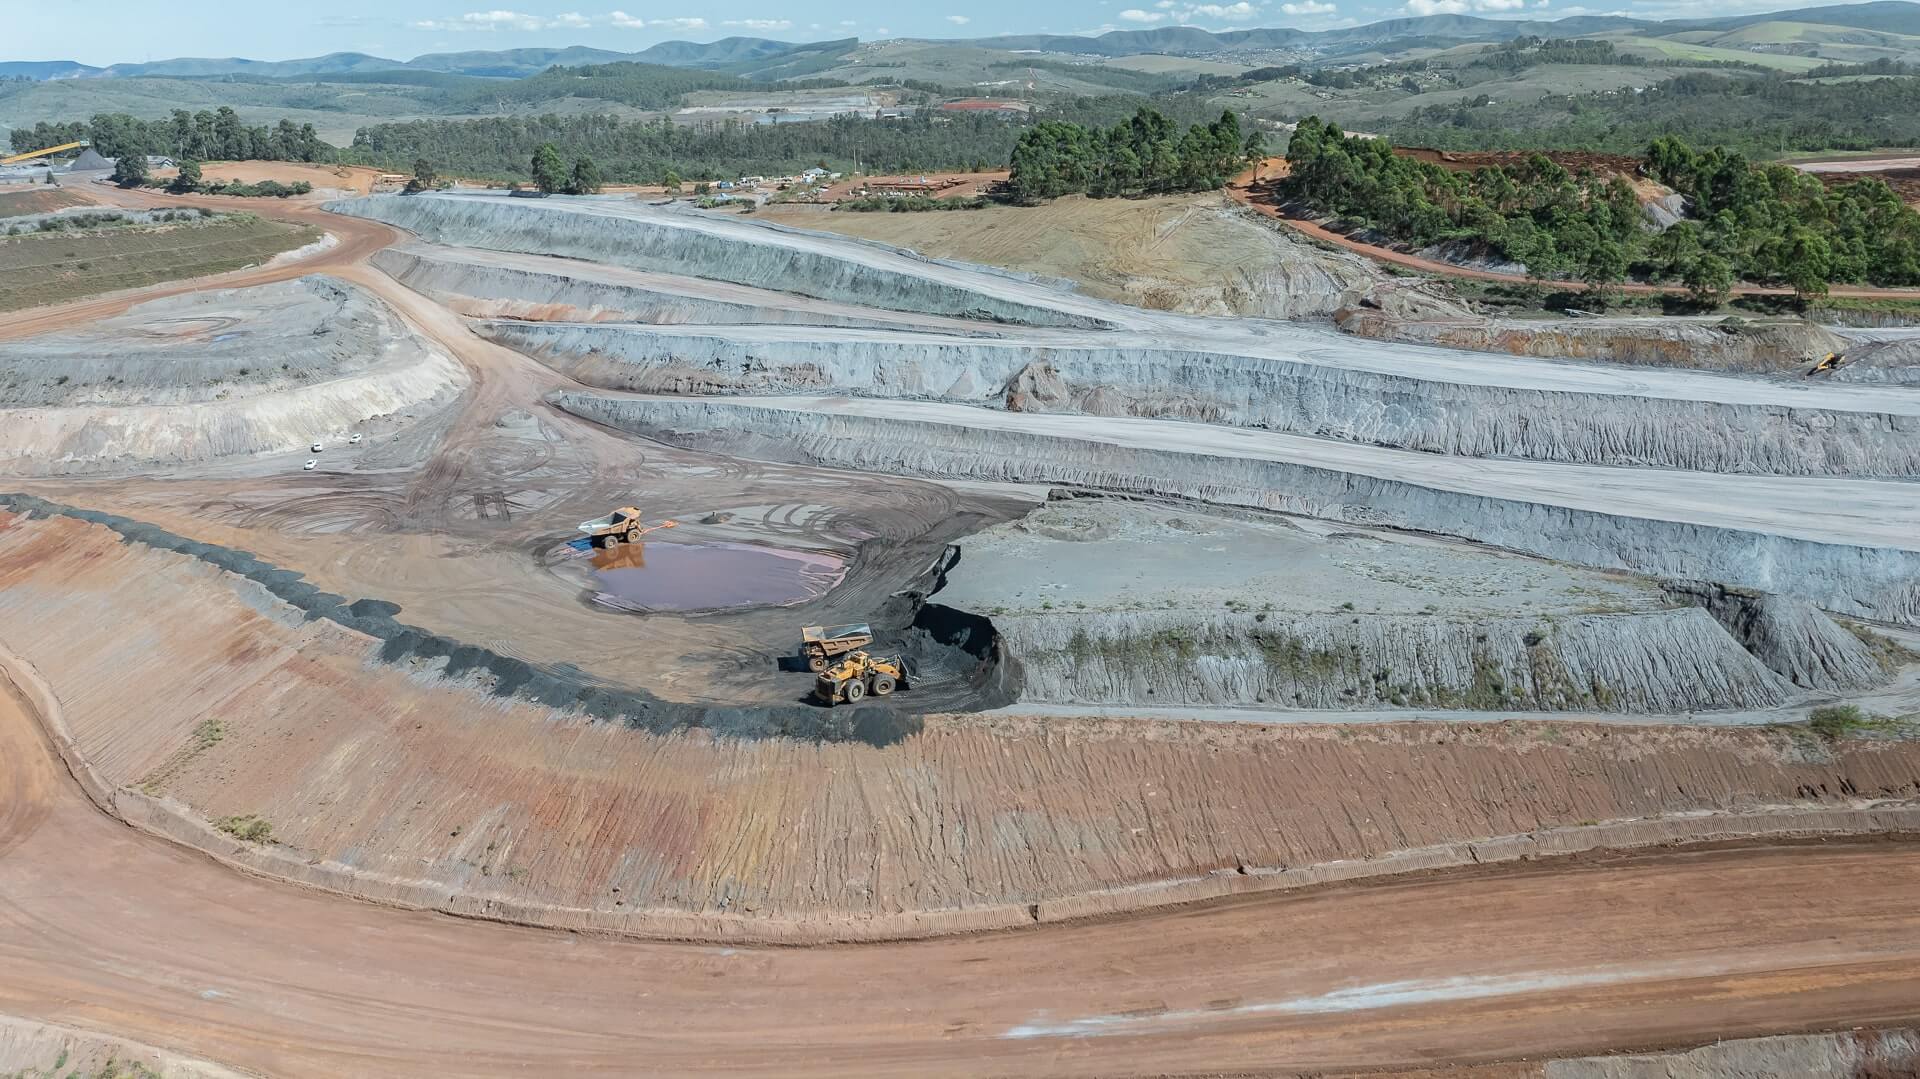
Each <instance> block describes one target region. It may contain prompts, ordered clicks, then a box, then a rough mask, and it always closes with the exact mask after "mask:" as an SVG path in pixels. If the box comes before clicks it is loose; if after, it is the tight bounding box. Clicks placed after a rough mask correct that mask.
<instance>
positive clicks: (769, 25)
mask: <svg viewBox="0 0 1920 1079" xmlns="http://www.w3.org/2000/svg"><path fill="white" fill-rule="evenodd" d="M1514 2H1515V3H1525V2H1526V0H1514ZM720 25H721V26H738V27H741V28H742V29H746V30H791V29H793V22H792V21H791V20H789V19H727V20H725V21H723V22H721V24H720Z"/></svg>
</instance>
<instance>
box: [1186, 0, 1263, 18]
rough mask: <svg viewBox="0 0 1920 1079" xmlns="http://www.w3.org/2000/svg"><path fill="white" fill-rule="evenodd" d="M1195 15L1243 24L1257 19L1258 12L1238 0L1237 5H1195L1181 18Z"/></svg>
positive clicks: (1241, 0)
mask: <svg viewBox="0 0 1920 1079" xmlns="http://www.w3.org/2000/svg"><path fill="white" fill-rule="evenodd" d="M1195 15H1203V16H1205V17H1207V18H1209V19H1225V20H1227V21H1228V22H1245V21H1246V20H1248V19H1252V18H1257V17H1259V15H1260V12H1258V11H1256V10H1255V9H1254V6H1253V5H1252V4H1249V3H1247V0H1240V2H1239V3H1237V4H1226V5H1221V4H1195V5H1193V6H1192V7H1189V8H1187V9H1186V10H1185V13H1184V14H1183V15H1182V17H1183V18H1187V19H1191V18H1193V17H1194V16H1195Z"/></svg>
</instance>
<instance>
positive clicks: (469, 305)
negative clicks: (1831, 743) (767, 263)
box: [372, 247, 897, 327]
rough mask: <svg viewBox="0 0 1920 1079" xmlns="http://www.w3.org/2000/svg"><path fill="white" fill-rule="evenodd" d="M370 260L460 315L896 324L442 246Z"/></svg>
mask: <svg viewBox="0 0 1920 1079" xmlns="http://www.w3.org/2000/svg"><path fill="white" fill-rule="evenodd" d="M372 261H373V264H374V265H375V266H377V267H379V268H380V269H381V270H384V271H385V272H386V273H387V274H389V275H390V276H392V277H393V279H394V280H396V281H399V282H400V283H401V284H403V285H405V286H407V287H408V288H410V289H412V290H414V291H415V292H418V293H421V294H423V295H426V296H430V297H432V298H433V299H435V300H438V301H440V302H441V303H443V304H446V305H447V306H449V307H452V308H454V309H455V310H458V311H459V312H461V313H462V314H465V315H472V316H479V317H485V318H503V317H504V318H522V319H538V320H554V319H564V320H568V321H576V322H605V321H618V322H650V323H660V324H669V325H670V324H675V323H686V322H693V323H721V324H726V323H737V324H744V323H794V324H804V325H813V326H868V327H882V326H891V325H897V323H893V322H889V321H888V320H886V319H882V318H861V317H859V316H857V315H852V314H844V313H841V312H837V311H831V310H821V309H818V308H806V307H802V306H799V305H795V306H791V307H767V306H762V305H759V304H747V303H736V302H733V301H731V300H719V299H713V298H710V297H705V296H699V295H692V294H691V293H692V292H694V291H697V290H698V287H699V286H698V285H697V284H696V285H693V286H692V288H691V289H689V291H688V292H669V291H666V290H661V289H649V288H645V287H643V286H639V285H626V284H615V283H612V282H607V281H593V280H589V279H587V278H582V277H568V276H563V275H561V274H550V273H537V272H535V271H532V270H524V269H521V268H519V267H516V266H492V265H488V264H486V263H484V262H478V261H471V260H467V259H459V258H450V257H447V256H446V255H445V253H444V252H443V251H438V250H434V249H423V248H408V247H389V248H384V249H382V250H380V251H378V252H376V253H375V254H374V256H373V260H372Z"/></svg>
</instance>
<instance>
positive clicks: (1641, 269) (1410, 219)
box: [1281, 117, 1920, 300]
mask: <svg viewBox="0 0 1920 1079" xmlns="http://www.w3.org/2000/svg"><path fill="white" fill-rule="evenodd" d="M1287 162H1288V165H1289V169H1290V171H1289V175H1288V176H1287V178H1286V179H1285V180H1284V181H1282V183H1281V190H1282V193H1283V195H1284V196H1286V197H1288V198H1290V199H1294V200H1298V201H1300V202H1302V203H1305V204H1306V205H1308V206H1310V207H1312V208H1313V209H1315V210H1317V211H1319V212H1322V213H1327V214H1331V215H1335V216H1338V217H1340V218H1343V219H1345V220H1347V221H1349V222H1351V223H1353V224H1355V225H1359V226H1364V227H1367V228H1371V229H1373V230H1376V231H1377V232H1379V233H1382V234H1384V235H1386V236H1388V237H1391V238H1393V239H1396V240H1403V241H1407V242H1409V243H1412V244H1415V245H1419V246H1426V245H1429V244H1435V243H1442V242H1446V241H1464V242H1468V243H1471V244H1474V245H1477V246H1479V247H1480V248H1482V249H1484V250H1487V251H1489V252H1492V253H1494V254H1496V255H1499V256H1501V257H1504V258H1508V259H1512V260H1515V261H1518V262H1523V263H1525V264H1526V265H1527V268H1528V271H1529V272H1530V273H1531V274H1532V275H1534V276H1536V277H1540V278H1553V277H1572V278H1576V279H1578V280H1581V281H1584V282H1587V283H1588V284H1590V285H1594V286H1599V287H1602V288H1604V287H1605V286H1607V285H1610V284H1613V283H1615V282H1618V281H1620V280H1623V279H1624V278H1626V277H1627V276H1629V275H1631V276H1635V277H1639V278H1641V279H1644V280H1648V281H1655V282H1668V281H1678V282H1680V283H1682V284H1684V285H1686V286H1687V288H1688V289H1689V290H1691V291H1692V292H1693V293H1694V294H1695V295H1696V297H1698V298H1700V299H1702V300H1709V299H1715V298H1718V297H1720V296H1723V295H1724V293H1725V291H1726V290H1727V288H1728V287H1729V286H1730V285H1731V284H1732V283H1733V281H1735V280H1745V281H1753V282H1757V283H1761V284H1775V285H1785V286H1788V287H1791V288H1793V289H1794V290H1795V291H1796V292H1798V293H1800V294H1801V295H1803V296H1805V295H1817V294H1821V293H1824V292H1825V291H1826V288H1827V284H1828V282H1830V281H1846V282H1868V283H1871V284H1875V285H1913V284H1916V283H1920V214H1916V213H1915V212H1914V211H1913V210H1912V209H1910V208H1908V207H1907V206H1906V205H1904V204H1903V203H1901V202H1900V200H1899V198H1898V197H1897V196H1895V195H1894V194H1893V192H1892V191H1891V190H1889V189H1888V188H1887V185H1886V184H1885V183H1883V182H1881V181H1880V180H1878V179H1863V180H1859V181H1855V182H1853V183H1849V184H1844V185H1841V186H1838V187H1835V188H1832V189H1828V188H1826V187H1824V186H1823V185H1822V184H1821V183H1820V182H1819V181H1818V180H1817V179H1815V178H1813V177H1811V176H1808V175H1806V174H1805V173H1802V172H1799V171H1798V170H1795V169H1793V168H1790V167H1787V166H1784V165H1770V166H1758V165H1755V164H1753V163H1751V162H1750V161H1748V160H1747V158H1746V157H1744V156H1743V155H1741V154H1739V153H1735V152H1726V151H1722V150H1718V149H1715V150H1709V151H1706V152H1705V153H1699V152H1696V151H1694V150H1693V149H1692V148H1691V147H1689V146H1688V145H1687V144H1686V143H1685V142H1683V141H1681V140H1679V139H1676V138H1662V139H1657V140H1655V141H1654V142H1653V144H1652V145H1651V148H1650V149H1649V150H1648V159H1647V165H1646V171H1647V173H1648V174H1649V175H1650V176H1652V177H1653V178H1655V179H1658V180H1660V181H1662V182H1664V183H1667V184H1669V185H1670V186H1672V187H1673V188H1674V189H1675V190H1676V191H1678V192H1680V193H1681V194H1683V195H1686V196H1687V197H1688V219H1687V220H1684V221H1681V222H1680V223H1678V224H1676V225H1673V226H1672V227H1670V228H1667V229H1665V230H1664V231H1655V230H1654V229H1653V228H1652V227H1651V225H1650V224H1649V223H1648V220H1647V218H1646V215H1645V214H1644V213H1643V212H1642V210H1641V206H1640V202H1639V199H1638V197H1637V196H1636V194H1635V192H1634V190H1633V188H1632V187H1631V186H1630V185H1629V184H1628V182H1627V181H1626V180H1625V179H1624V178H1622V177H1619V176H1613V177H1601V176H1597V175H1593V174H1591V173H1585V174H1582V175H1578V176H1576V175H1574V174H1572V173H1570V172H1568V171H1567V170H1566V169H1565V168H1562V167H1561V166H1560V165H1558V164H1555V163H1554V162H1553V161H1551V160H1548V159H1547V158H1546V157H1544V156H1542V155H1539V154H1535V155H1533V156H1532V157H1531V158H1529V159H1528V160H1527V161H1526V162H1525V163H1524V164H1522V165H1518V166H1505V167H1491V166H1490V167H1485V168H1480V169H1476V170H1473V171H1471V172H1454V171H1449V170H1448V169H1445V168H1442V167H1441V166H1439V165H1436V164H1432V163H1429V162H1425V161H1420V160H1417V159H1415V158H1411V157H1405V156H1402V155H1400V154H1396V153H1395V152H1394V151H1393V147H1392V146H1391V144H1389V143H1388V142H1386V141H1385V140H1383V139H1370V138H1360V137H1354V136H1348V135H1345V134H1343V133H1342V132H1341V131H1340V129H1339V128H1338V127H1335V126H1333V125H1330V124H1324V123H1322V122H1321V121H1319V120H1318V119H1317V118H1313V117H1309V118H1308V119H1306V120H1303V121H1301V122H1300V126H1299V128H1298V129H1297V130H1296V131H1295V132H1294V135H1293V139H1292V142H1291V143H1290V144H1289V146H1288V147H1287Z"/></svg>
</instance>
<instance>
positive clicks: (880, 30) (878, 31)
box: [873, 26, 893, 37]
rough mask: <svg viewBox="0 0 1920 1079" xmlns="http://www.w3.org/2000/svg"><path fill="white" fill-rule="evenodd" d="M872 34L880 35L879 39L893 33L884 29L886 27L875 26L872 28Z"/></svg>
mask: <svg viewBox="0 0 1920 1079" xmlns="http://www.w3.org/2000/svg"><path fill="white" fill-rule="evenodd" d="M873 32H874V33H876V34H879V35H880V36H881V37H886V36H887V35H888V34H891V33H893V31H891V30H889V29H887V28H886V27H884V26H876V27H874V28H873Z"/></svg>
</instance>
